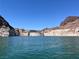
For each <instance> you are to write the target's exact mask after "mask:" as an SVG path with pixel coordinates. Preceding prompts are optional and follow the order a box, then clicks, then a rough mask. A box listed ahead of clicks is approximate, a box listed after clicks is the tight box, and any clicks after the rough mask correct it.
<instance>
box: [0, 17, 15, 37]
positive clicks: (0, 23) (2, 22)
mask: <svg viewBox="0 0 79 59" xmlns="http://www.w3.org/2000/svg"><path fill="white" fill-rule="evenodd" d="M3 26H4V27H5V28H7V27H9V29H10V30H9V36H15V35H16V33H15V29H14V28H13V27H12V26H10V25H9V23H8V22H7V21H6V20H5V19H4V18H3V17H2V16H0V28H2V27H3Z"/></svg>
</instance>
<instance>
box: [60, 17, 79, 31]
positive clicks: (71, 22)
mask: <svg viewBox="0 0 79 59" xmlns="http://www.w3.org/2000/svg"><path fill="white" fill-rule="evenodd" d="M77 27H79V16H69V17H67V18H66V19H65V20H64V21H63V22H61V24H60V28H61V29H68V28H70V29H75V28H77Z"/></svg>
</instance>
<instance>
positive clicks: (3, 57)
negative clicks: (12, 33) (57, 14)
mask: <svg viewBox="0 0 79 59" xmlns="http://www.w3.org/2000/svg"><path fill="white" fill-rule="evenodd" d="M0 59H79V37H4V38H2V37H1V38H0Z"/></svg>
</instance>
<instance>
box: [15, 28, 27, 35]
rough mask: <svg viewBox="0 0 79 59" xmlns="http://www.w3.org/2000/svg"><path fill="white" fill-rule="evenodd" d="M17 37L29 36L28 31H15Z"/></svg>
mask: <svg viewBox="0 0 79 59" xmlns="http://www.w3.org/2000/svg"><path fill="white" fill-rule="evenodd" d="M15 31H16V35H17V36H28V31H26V30H24V29H18V28H17V29H15Z"/></svg>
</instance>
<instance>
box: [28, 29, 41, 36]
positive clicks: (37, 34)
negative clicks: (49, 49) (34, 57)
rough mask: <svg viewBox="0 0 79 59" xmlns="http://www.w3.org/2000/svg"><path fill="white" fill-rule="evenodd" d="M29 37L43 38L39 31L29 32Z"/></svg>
mask: <svg viewBox="0 0 79 59" xmlns="http://www.w3.org/2000/svg"><path fill="white" fill-rule="evenodd" d="M29 36H42V34H41V32H40V31H37V30H30V31H29Z"/></svg>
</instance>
